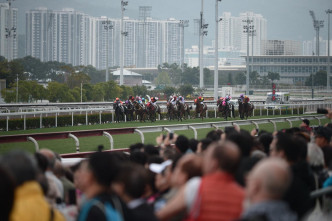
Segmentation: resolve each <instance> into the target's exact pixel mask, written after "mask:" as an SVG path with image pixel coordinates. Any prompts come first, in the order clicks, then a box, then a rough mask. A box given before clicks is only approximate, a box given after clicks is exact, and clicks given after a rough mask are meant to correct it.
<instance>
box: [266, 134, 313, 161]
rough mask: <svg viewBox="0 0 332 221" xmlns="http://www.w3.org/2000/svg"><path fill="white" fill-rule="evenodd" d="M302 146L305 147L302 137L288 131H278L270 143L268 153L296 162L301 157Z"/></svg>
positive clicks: (302, 153)
mask: <svg viewBox="0 0 332 221" xmlns="http://www.w3.org/2000/svg"><path fill="white" fill-rule="evenodd" d="M304 148H307V143H306V142H305V140H304V139H301V138H299V137H295V136H293V135H292V134H289V133H283V132H278V133H277V135H276V136H275V137H274V138H273V141H272V143H271V145H270V155H271V156H277V157H281V158H283V159H285V160H287V161H288V162H289V163H296V162H298V161H299V160H301V159H303V155H304Z"/></svg>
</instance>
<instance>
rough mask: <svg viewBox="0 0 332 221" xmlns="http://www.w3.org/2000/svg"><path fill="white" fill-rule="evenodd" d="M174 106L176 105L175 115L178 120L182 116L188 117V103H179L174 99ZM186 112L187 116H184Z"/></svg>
mask: <svg viewBox="0 0 332 221" xmlns="http://www.w3.org/2000/svg"><path fill="white" fill-rule="evenodd" d="M176 107H177V117H178V121H179V120H181V121H182V118H185V119H186V118H189V116H190V108H189V106H188V104H184V103H181V102H180V101H176ZM186 114H187V116H186Z"/></svg>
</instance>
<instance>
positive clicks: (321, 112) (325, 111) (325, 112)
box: [317, 108, 328, 114]
mask: <svg viewBox="0 0 332 221" xmlns="http://www.w3.org/2000/svg"><path fill="white" fill-rule="evenodd" d="M327 113H328V111H327V110H326V109H325V108H317V114H327Z"/></svg>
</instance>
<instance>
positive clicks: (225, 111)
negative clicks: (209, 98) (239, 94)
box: [217, 99, 234, 120]
mask: <svg viewBox="0 0 332 221" xmlns="http://www.w3.org/2000/svg"><path fill="white" fill-rule="evenodd" d="M217 106H218V111H219V112H221V116H223V117H224V119H225V120H227V118H228V117H231V111H233V116H234V106H233V105H232V104H230V103H228V102H226V101H223V100H220V99H219V100H218V101H217Z"/></svg>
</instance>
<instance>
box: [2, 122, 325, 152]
mask: <svg viewBox="0 0 332 221" xmlns="http://www.w3.org/2000/svg"><path fill="white" fill-rule="evenodd" d="M276 117H278V116H276ZM255 118H261V117H255ZM265 118H266V116H265ZM251 119H252V118H251ZM215 121H220V118H218V119H205V120H204V121H203V122H215ZM199 122H202V121H201V120H200V119H195V120H185V121H183V122H182V123H183V124H187V123H199ZM328 122H330V120H329V119H322V120H321V123H322V124H323V125H324V124H325V123H328ZM177 123H178V122H177V121H172V122H169V121H157V122H155V123H139V122H132V123H129V122H127V123H118V124H115V123H114V124H103V125H90V126H75V127H62V128H45V129H36V130H27V131H9V132H1V133H0V136H1V135H5V134H6V135H7V134H26V133H29V134H30V133H42V132H43V133H46V132H57V131H74V130H92V129H102V128H119V127H141V126H152V125H169V124H177ZM292 123H293V126H299V125H300V123H301V121H294V122H292ZM311 125H318V120H311ZM253 128H254V125H246V126H241V129H245V130H248V131H250V130H252V129H253ZM259 128H260V130H266V131H269V132H272V131H273V125H272V124H260V125H259ZM284 128H289V124H288V123H286V122H283V123H277V129H278V130H280V129H284ZM211 130H212V129H199V130H198V131H197V132H198V139H202V138H204V137H205V136H206V134H207V133H208V132H209V131H211ZM164 133H166V132H164ZM175 133H176V134H178V135H181V134H182V135H185V136H187V137H188V138H194V132H193V131H192V130H184V131H176V132H175ZM159 135H160V132H155V133H154V132H153V133H145V134H144V137H145V144H156V142H155V140H156V137H157V136H159ZM113 140H114V147H115V148H127V147H129V146H130V145H131V144H134V143H138V142H140V136H139V135H138V134H124V135H113ZM79 141H80V151H81V152H83V151H93V150H96V149H97V146H98V145H103V146H104V147H105V149H109V148H110V144H109V141H108V139H107V138H106V137H103V136H98V137H85V138H80V139H79ZM38 144H39V148H49V149H51V150H53V151H55V152H57V153H60V154H62V153H73V152H75V142H74V140H73V139H61V140H60V139H59V140H45V141H38ZM12 149H24V150H27V151H29V152H34V145H33V143H32V142H17V143H4V144H0V153H4V152H7V151H9V150H12Z"/></svg>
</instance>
